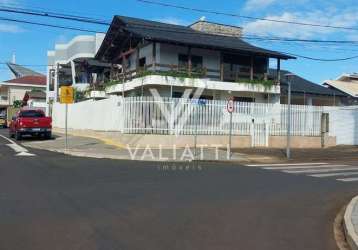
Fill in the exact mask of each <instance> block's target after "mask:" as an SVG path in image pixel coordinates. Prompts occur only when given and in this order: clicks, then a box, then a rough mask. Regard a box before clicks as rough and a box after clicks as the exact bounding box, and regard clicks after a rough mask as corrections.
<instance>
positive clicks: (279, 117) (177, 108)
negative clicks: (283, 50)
mask: <svg viewBox="0 0 358 250" xmlns="http://www.w3.org/2000/svg"><path fill="white" fill-rule="evenodd" d="M226 105H227V102H226V101H220V100H205V101H204V100H188V99H177V98H162V99H161V100H160V101H158V100H154V99H153V98H152V97H129V98H126V100H125V102H124V104H123V115H124V116H123V119H124V127H123V132H124V133H134V134H138V133H144V134H189V135H190V134H195V133H198V134H203V135H227V134H228V133H229V128H230V114H229V113H228V112H227V110H226ZM322 112H323V108H322V107H313V106H298V105H292V116H291V124H292V127H291V130H292V135H299V136H319V135H320V126H321V122H320V121H321V113H322ZM232 116H233V119H232V132H233V134H234V135H252V134H253V133H254V132H255V127H257V129H259V130H263V129H265V130H266V131H267V132H266V133H267V134H268V135H285V134H286V131H287V130H286V129H287V105H281V104H261V103H235V109H234V112H233V114H232ZM257 129H256V130H257Z"/></svg>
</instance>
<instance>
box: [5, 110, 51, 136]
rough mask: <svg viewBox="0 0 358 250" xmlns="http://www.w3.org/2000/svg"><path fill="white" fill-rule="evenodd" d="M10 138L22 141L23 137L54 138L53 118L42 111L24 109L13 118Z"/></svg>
mask: <svg viewBox="0 0 358 250" xmlns="http://www.w3.org/2000/svg"><path fill="white" fill-rule="evenodd" d="M9 134H10V137H12V138H13V137H15V139H16V140H21V138H22V136H23V135H31V136H44V137H45V138H46V139H50V138H51V137H52V118H51V117H46V115H45V113H44V112H43V111H42V110H35V109H22V110H20V111H19V112H17V113H16V115H15V116H14V117H12V120H11V123H10V126H9Z"/></svg>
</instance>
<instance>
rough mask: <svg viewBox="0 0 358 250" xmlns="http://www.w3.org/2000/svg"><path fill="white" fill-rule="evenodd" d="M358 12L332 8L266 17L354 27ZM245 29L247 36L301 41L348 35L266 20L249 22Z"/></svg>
mask: <svg viewBox="0 0 358 250" xmlns="http://www.w3.org/2000/svg"><path fill="white" fill-rule="evenodd" d="M357 11H358V9H346V10H337V9H333V8H331V9H325V10H313V11H310V12H307V11H306V12H284V13H282V14H281V15H268V16H266V19H274V20H282V21H288V22H303V23H314V24H322V25H332V26H342V27H354V26H356V25H357V24H358V15H356V13H357ZM243 28H244V33H245V34H255V35H265V36H278V37H289V38H301V39H307V38H312V37H315V36H327V35H330V34H334V33H338V32H345V33H347V31H344V30H338V29H331V28H323V27H314V26H302V25H293V24H288V23H278V22H270V21H264V20H257V21H253V22H249V23H247V24H245V25H243ZM350 33H351V32H350ZM350 35H352V34H350ZM321 38H322V37H321Z"/></svg>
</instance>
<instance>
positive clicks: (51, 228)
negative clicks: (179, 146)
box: [0, 129, 358, 250]
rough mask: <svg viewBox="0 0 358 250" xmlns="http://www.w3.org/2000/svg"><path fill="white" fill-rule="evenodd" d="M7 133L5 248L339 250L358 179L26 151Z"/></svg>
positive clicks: (2, 159)
mask: <svg viewBox="0 0 358 250" xmlns="http://www.w3.org/2000/svg"><path fill="white" fill-rule="evenodd" d="M0 135H2V136H4V137H7V130H5V129H3V130H0ZM4 137H0V214H1V222H0V235H1V239H0V249H4V250H17V249H21V250H23V249H27V250H35V249H36V250H42V249H43V250H48V249H51V250H55V249H58V250H60V249H61V250H63V249H68V250H70V249H71V250H72V249H86V250H92V249H101V250H109V249H147V250H149V249H153V250H168V249H178V250H179V249H180V250H183V249H206V250H211V249H212V250H214V249H215V250H218V249H220V250H223V249H272V250H287V249H292V250H294V249H305V250H309V249H312V250H331V249H332V250H333V249H337V247H336V243H335V240H334V236H333V220H334V218H335V216H336V215H337V213H338V212H339V210H340V209H341V208H342V206H344V205H345V204H346V203H347V202H348V201H349V199H350V198H351V197H353V196H354V195H355V194H356V192H357V188H358V182H355V181H348V182H344V181H339V180H337V177H336V176H332V177H330V176H325V177H326V178H317V177H319V176H317V177H312V176H309V175H300V174H295V173H288V172H283V171H273V170H268V169H264V168H262V167H254V166H251V167H249V166H239V165H237V164H234V163H231V164H229V163H205V162H200V163H155V162H139V161H122V160H105V159H90V158H80V157H71V156H66V155H63V154H57V153H51V152H47V151H42V150H35V149H29V148H25V151H26V152H25V153H26V154H25V155H23V153H24V152H23V151H24V150H22V151H21V150H19V147H16V146H15V147H14V146H12V147H10V146H8V145H7V144H10V141H8V140H7V139H5V138H4ZM19 146H20V149H21V147H22V146H21V143H20V145H19ZM16 149H17V151H16ZM19 151H21V152H19ZM18 154H20V155H18ZM21 154H22V155H21ZM31 155H32V156H31ZM341 164H344V163H341ZM335 165H336V163H335ZM357 166H358V164H357ZM349 167H350V168H352V169H353V168H354V163H352V162H350V163H349ZM307 168H308V167H307ZM296 170H297V168H296ZM311 174H315V172H314V170H313V173H311Z"/></svg>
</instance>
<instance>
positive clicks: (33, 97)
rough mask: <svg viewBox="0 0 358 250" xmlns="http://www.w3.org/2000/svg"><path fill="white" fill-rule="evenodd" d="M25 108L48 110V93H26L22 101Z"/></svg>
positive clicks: (38, 91) (32, 91)
mask: <svg viewBox="0 0 358 250" xmlns="http://www.w3.org/2000/svg"><path fill="white" fill-rule="evenodd" d="M22 102H23V106H27V107H29V108H41V109H44V110H46V106H47V105H46V91H44V90H34V89H33V90H31V91H27V92H26V93H25V96H24V98H23V100H22Z"/></svg>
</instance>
